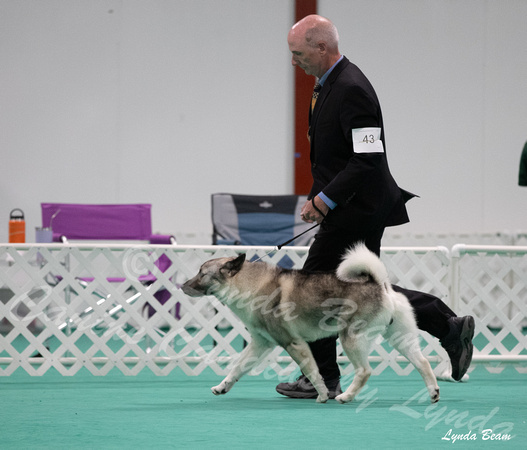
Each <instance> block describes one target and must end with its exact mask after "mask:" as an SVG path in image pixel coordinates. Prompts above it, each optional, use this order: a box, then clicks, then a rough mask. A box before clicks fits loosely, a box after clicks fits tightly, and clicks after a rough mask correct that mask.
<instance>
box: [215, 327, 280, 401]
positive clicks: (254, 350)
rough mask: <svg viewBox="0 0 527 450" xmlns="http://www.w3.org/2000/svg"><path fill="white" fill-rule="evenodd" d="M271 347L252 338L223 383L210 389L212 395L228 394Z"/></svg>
mask: <svg viewBox="0 0 527 450" xmlns="http://www.w3.org/2000/svg"><path fill="white" fill-rule="evenodd" d="M273 346H274V345H271V344H270V343H269V342H268V341H265V340H263V339H254V337H253V339H252V341H251V342H250V343H249V345H248V346H247V347H246V348H245V350H244V351H243V352H242V354H241V355H240V358H239V359H238V361H236V362H235V363H234V366H233V367H232V369H231V370H230V372H229V373H228V374H227V376H226V377H225V378H224V379H223V381H222V382H221V383H220V384H218V385H217V386H214V387H212V388H211V391H212V393H213V394H214V395H222V394H226V393H227V392H229V391H230V390H231V389H232V387H233V386H234V385H235V384H236V382H237V381H238V380H239V379H240V378H241V377H243V376H244V375H245V374H246V373H248V372H250V370H251V369H252V368H253V367H254V366H256V364H257V363H258V362H259V361H260V360H261V359H262V357H263V356H264V355H265V354H266V353H267V352H268V351H269V350H270V349H271V348H272V347H273Z"/></svg>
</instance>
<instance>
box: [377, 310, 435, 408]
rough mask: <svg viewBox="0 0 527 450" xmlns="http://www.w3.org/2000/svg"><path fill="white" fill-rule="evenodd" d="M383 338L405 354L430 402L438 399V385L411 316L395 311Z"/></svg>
mask: <svg viewBox="0 0 527 450" xmlns="http://www.w3.org/2000/svg"><path fill="white" fill-rule="evenodd" d="M384 338H385V339H386V340H387V341H388V343H389V344H390V345H391V346H392V347H393V348H395V349H396V350H397V351H398V352H399V353H401V355H403V356H405V357H406V358H407V359H408V361H410V362H411V363H412V364H413V365H414V367H415V368H416V369H417V370H418V372H419V374H420V375H421V377H422V378H423V380H424V382H425V385H426V388H427V389H428V393H429V394H430V400H431V402H432V403H436V402H438V401H439V386H438V385H437V379H436V376H435V375H434V372H433V371H432V367H431V366H430V363H429V362H428V359H426V358H425V357H424V355H423V353H422V352H421V346H420V345H419V335H418V330H417V326H416V324H415V320H414V318H413V316H410V318H409V317H408V315H407V314H404V313H401V312H396V313H395V315H394V318H393V323H392V324H391V325H389V326H388V329H387V331H386V332H385V333H384Z"/></svg>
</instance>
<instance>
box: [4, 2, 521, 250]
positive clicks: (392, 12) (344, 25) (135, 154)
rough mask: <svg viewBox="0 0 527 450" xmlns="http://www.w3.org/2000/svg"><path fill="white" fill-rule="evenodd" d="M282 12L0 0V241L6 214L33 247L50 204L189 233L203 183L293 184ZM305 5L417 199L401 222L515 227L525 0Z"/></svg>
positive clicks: (281, 8)
mask: <svg viewBox="0 0 527 450" xmlns="http://www.w3.org/2000/svg"><path fill="white" fill-rule="evenodd" d="M293 5H294V3H293V0H288V1H284V0H265V1H256V0H223V1H215V0H186V1H182V0H126V1H124V0H123V1H117V0H113V1H112V0H95V1H86V0H46V1H37V0H33V1H29V0H0V61H1V67H2V69H1V71H0V147H1V152H2V161H1V162H0V241H7V222H8V216H9V211H10V210H11V209H12V208H15V207H19V208H22V209H23V210H24V211H25V213H26V220H27V231H26V233H27V240H28V241H32V240H33V239H34V227H35V226H38V225H40V206H39V205H40V203H41V202H47V201H54V202H79V203H125V202H147V203H152V204H153V222H154V229H155V231H157V232H162V233H176V234H179V233H180V234H187V233H192V232H195V233H198V234H200V233H210V230H211V224H210V194H211V193H213V192H237V193H249V194H288V193H292V190H293V130H292V128H293V108H292V103H293V78H292V76H293V71H292V68H291V66H290V57H289V52H288V48H287V43H286V36H287V32H288V30H289V27H290V26H291V25H292V23H293V21H294V20H293ZM319 12H320V14H322V15H325V16H327V17H329V18H331V19H332V20H333V21H334V22H335V24H336V25H337V27H338V28H339V31H340V35H341V51H342V53H344V54H345V55H346V56H348V57H349V58H350V59H351V60H352V61H354V62H355V63H357V64H358V65H359V67H361V68H362V69H363V71H364V72H365V73H366V74H367V76H368V77H369V78H370V80H371V81H372V83H373V84H374V86H375V88H376V90H377V93H378V95H379V97H380V100H381V104H382V107H383V111H384V116H385V125H386V134H387V149H388V155H389V160H390V165H391V167H392V171H393V172H394V175H395V177H396V179H397V180H398V182H399V184H400V185H401V186H403V187H405V188H407V189H409V190H412V191H414V192H416V193H418V194H419V195H421V198H420V199H417V200H413V201H412V202H411V203H410V204H409V210H410V214H411V218H412V222H411V224H408V225H404V226H403V227H400V231H401V232H404V231H411V232H425V233H426V232H434V231H441V232H455V231H463V232H466V231H475V232H476V231H495V230H517V229H524V230H525V229H527V208H526V207H525V204H526V197H527V189H525V188H523V189H522V188H519V187H518V186H517V173H518V162H519V157H520V152H521V148H522V146H523V144H524V142H525V141H526V140H527V126H526V124H527V89H526V81H525V80H527V51H526V50H525V42H527V29H526V27H525V18H526V17H527V2H526V1H524V0H487V1H483V0H457V1H453V0H450V1H446V0H444V1H441V0H397V1H393V0H354V1H349V0H319ZM306 105H307V99H306ZM306 107H307V106H306ZM1 221H3V223H4V225H1V223H2V222H1ZM207 239H208V237H207ZM203 243H208V241H206V242H203Z"/></svg>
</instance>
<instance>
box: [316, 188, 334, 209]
mask: <svg viewBox="0 0 527 450" xmlns="http://www.w3.org/2000/svg"><path fill="white" fill-rule="evenodd" d="M318 197H319V198H320V200H322V201H323V202H324V203H325V204H326V205H328V207H329V209H335V207H336V206H337V204H336V203H335V202H334V201H333V200H331V199H330V198H329V197H328V196H327V195H326V194H324V193H323V192H320V193H319V194H318Z"/></svg>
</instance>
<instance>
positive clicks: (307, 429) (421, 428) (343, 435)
mask: <svg viewBox="0 0 527 450" xmlns="http://www.w3.org/2000/svg"><path fill="white" fill-rule="evenodd" d="M220 380H221V377H219V376H217V375H215V374H213V373H212V372H208V373H206V374H202V375H200V376H199V377H188V376H186V375H185V374H183V373H182V372H181V371H174V372H173V373H171V374H170V375H169V376H167V377H156V376H155V375H153V374H151V373H150V372H149V371H148V370H146V369H145V370H144V372H142V373H140V374H139V375H138V376H136V377H125V376H124V375H122V374H121V373H120V372H118V371H116V370H114V371H112V372H110V373H109V374H108V375H107V376H104V377H95V376H93V375H91V374H90V373H88V372H87V371H86V372H81V373H79V374H77V375H75V376H73V377H63V376H61V375H59V374H57V373H53V372H51V371H50V372H49V373H47V374H46V375H44V376H42V377H30V376H29V375H27V374H26V373H25V372H22V371H17V372H16V373H15V374H14V375H12V376H10V377H4V378H0V399H1V403H0V405H1V407H0V411H1V413H0V414H1V416H0V417H1V424H0V430H1V431H0V448H1V449H25V448H27V449H40V448H50V449H51V448H53V449H120V448H132V449H135V448H137V449H139V448H141V449H144V448H153V449H157V448H178V449H179V448H182V449H183V448H184V449H216V448H217V449H223V448H229V449H249V448H251V449H252V448H266V449H282V448H283V449H300V448H302V449H340V448H342V449H347V448H358V449H436V448H437V449H439V448H451V447H450V446H452V445H453V446H454V447H452V448H483V449H487V448H502V449H525V448H527V424H526V421H527V408H526V400H527V382H526V381H527V380H526V375H525V374H520V373H518V372H517V371H516V370H514V369H513V368H512V367H507V368H506V369H505V370H504V371H503V372H502V373H500V374H491V373H488V372H487V371H486V370H485V369H484V368H483V367H477V368H476V369H475V370H474V371H473V372H472V373H471V375H470V381H469V382H468V383H446V382H440V387H441V401H440V402H439V403H438V404H437V405H434V406H432V405H430V403H429V401H428V399H427V394H426V393H424V392H423V388H424V386H423V384H422V380H421V379H420V377H419V375H418V374H417V373H416V372H415V371H414V372H412V374H411V375H409V376H405V377H399V376H397V375H395V374H394V373H393V372H391V371H385V372H384V373H383V374H381V375H380V376H375V377H372V378H371V379H370V381H369V382H368V384H367V386H366V388H365V390H364V391H363V392H362V393H361V395H360V396H359V398H358V399H356V400H355V402H353V403H350V404H348V405H340V404H338V403H337V402H335V401H334V400H333V401H329V402H328V403H326V404H317V403H315V401H314V400H292V399H288V398H285V397H282V396H280V395H279V394H277V393H276V392H275V391H274V387H275V385H276V383H277V382H278V381H281V380H277V379H266V378H265V377H264V376H263V375H262V376H258V377H246V378H244V379H243V380H242V381H241V382H240V383H239V384H238V385H237V386H235V387H234V388H233V390H232V391H231V392H230V393H229V394H227V395H226V396H221V397H215V396H213V395H212V393H211V392H210V387H211V386H213V385H215V384H217V383H218V382H219V381H220ZM346 382H347V381H346ZM486 429H491V430H493V432H494V433H495V434H496V433H501V434H508V435H510V436H511V439H510V440H507V441H492V440H490V439H488V440H484V437H485V435H484V433H483V430H486ZM450 430H451V431H450ZM469 432H472V434H471V436H472V437H473V438H475V439H476V440H475V441H474V440H473V441H461V440H457V441H455V442H453V440H452V439H453V438H454V435H466V434H467V433H469ZM489 437H490V435H489ZM495 437H496V436H495ZM445 438H450V440H447V439H445Z"/></svg>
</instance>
